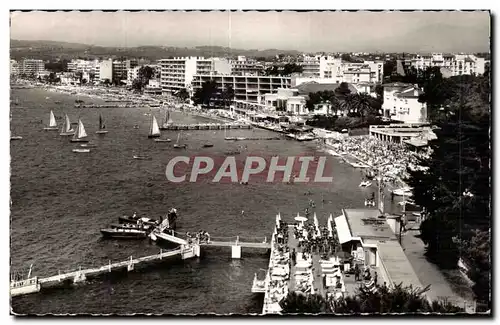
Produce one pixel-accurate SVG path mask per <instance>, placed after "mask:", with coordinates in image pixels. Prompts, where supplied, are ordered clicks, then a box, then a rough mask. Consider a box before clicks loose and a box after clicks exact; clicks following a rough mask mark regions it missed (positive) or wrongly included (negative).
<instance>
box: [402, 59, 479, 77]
mask: <svg viewBox="0 0 500 325" xmlns="http://www.w3.org/2000/svg"><path fill="white" fill-rule="evenodd" d="M485 63H486V61H485V59H484V58H479V57H477V56H475V55H472V54H443V53H432V54H418V55H416V56H414V57H413V58H411V59H408V60H406V61H405V65H407V66H412V67H414V68H415V69H421V70H425V69H426V68H428V67H441V68H445V69H446V70H449V73H450V75H451V76H459V75H481V74H483V73H484V70H485Z"/></svg>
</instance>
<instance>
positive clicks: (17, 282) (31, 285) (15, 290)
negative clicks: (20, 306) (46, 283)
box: [10, 264, 41, 297]
mask: <svg viewBox="0 0 500 325" xmlns="http://www.w3.org/2000/svg"><path fill="white" fill-rule="evenodd" d="M32 268H33V264H31V265H30V270H29V272H28V276H27V277H26V278H24V279H23V278H21V277H20V276H19V275H16V276H13V277H12V278H11V280H10V296H11V297H15V296H20V295H24V294H28V293H35V292H39V291H40V289H41V286H40V283H39V282H38V277H36V276H35V277H32V276H31V270H32Z"/></svg>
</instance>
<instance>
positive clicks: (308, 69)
mask: <svg viewBox="0 0 500 325" xmlns="http://www.w3.org/2000/svg"><path fill="white" fill-rule="evenodd" d="M300 65H301V66H302V69H303V72H302V74H301V75H300V78H301V80H300V82H309V81H317V82H318V80H321V79H325V80H326V83H342V82H348V83H352V84H357V83H367V82H368V83H373V84H376V83H382V80H383V77H384V72H383V71H384V63H383V62H382V61H364V62H345V61H342V59H341V58H335V57H332V56H315V57H304V58H303V61H302V62H301V63H300Z"/></svg>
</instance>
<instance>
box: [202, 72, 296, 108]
mask: <svg viewBox="0 0 500 325" xmlns="http://www.w3.org/2000/svg"><path fill="white" fill-rule="evenodd" d="M210 80H214V81H215V82H216V84H217V87H218V88H219V89H227V87H232V88H233V90H234V98H235V100H239V101H246V102H253V103H260V102H261V101H262V100H263V96H264V95H265V94H268V93H272V92H273V91H277V90H278V89H279V88H290V86H291V78H290V77H277V76H234V75H195V76H194V77H193V81H192V86H193V91H196V90H197V89H201V87H202V84H203V83H204V82H206V81H210Z"/></svg>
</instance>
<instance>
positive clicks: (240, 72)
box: [230, 56, 264, 76]
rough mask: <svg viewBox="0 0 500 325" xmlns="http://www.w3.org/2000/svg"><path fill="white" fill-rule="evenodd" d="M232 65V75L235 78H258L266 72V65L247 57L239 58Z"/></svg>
mask: <svg viewBox="0 0 500 325" xmlns="http://www.w3.org/2000/svg"><path fill="white" fill-rule="evenodd" d="M230 63H231V70H232V71H231V74H233V75H235V76H257V75H260V74H262V72H263V71H264V65H262V64H261V63H259V62H257V61H256V60H251V59H247V58H246V57H245V56H238V59H237V60H232V61H230Z"/></svg>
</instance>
